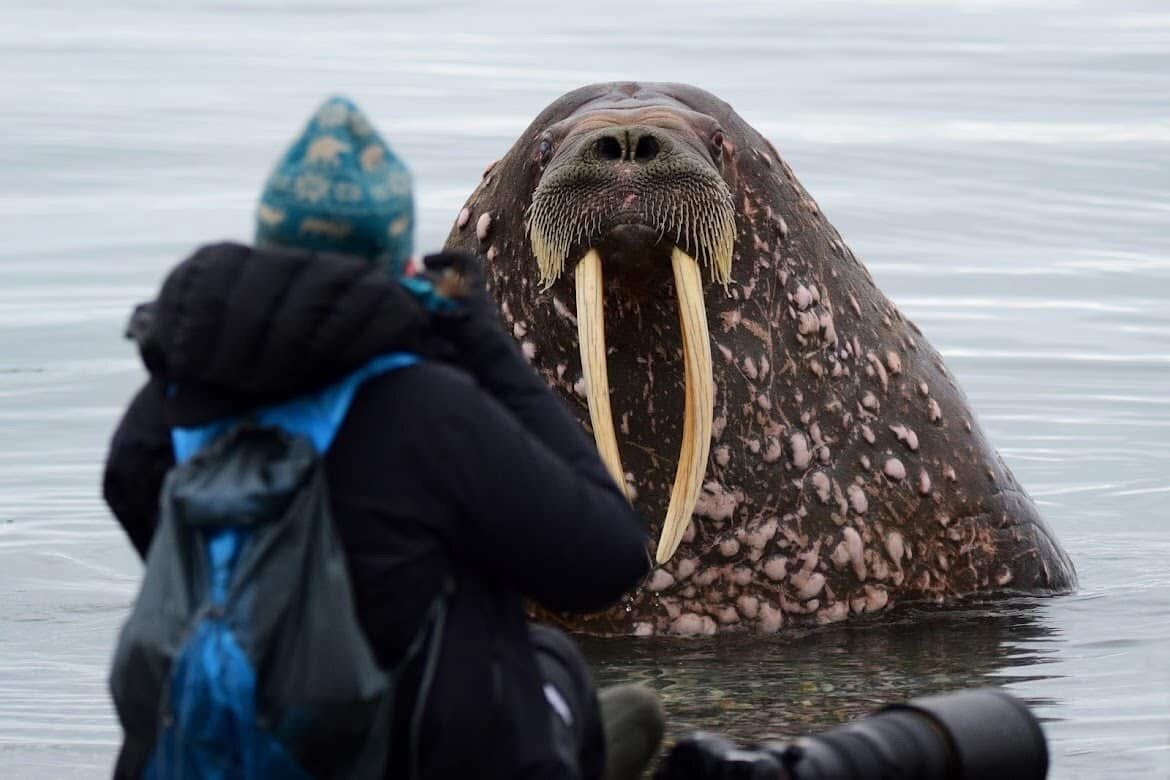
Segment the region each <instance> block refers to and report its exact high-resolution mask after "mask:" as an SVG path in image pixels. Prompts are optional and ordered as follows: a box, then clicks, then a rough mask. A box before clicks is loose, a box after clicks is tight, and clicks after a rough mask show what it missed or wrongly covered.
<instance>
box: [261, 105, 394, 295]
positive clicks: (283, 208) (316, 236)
mask: <svg viewBox="0 0 1170 780" xmlns="http://www.w3.org/2000/svg"><path fill="white" fill-rule="evenodd" d="M413 243H414V198H413V195H412V193H411V181H410V172H409V171H407V170H406V166H405V165H403V164H402V162H401V161H400V160H399V159H398V157H397V156H395V154H394V152H393V151H391V149H390V147H389V146H388V145H387V144H386V142H385V141H383V140H382V138H381V137H380V136H379V135H378V133H377V132H376V131H375V130H374V128H373V126H372V125H371V124H370V122H369V120H368V119H366V117H365V115H364V114H362V112H361V110H360V109H358V107H357V106H355V105H354V104H353V103H352V102H351V101H349V100H347V99H345V98H343V97H333V98H330V99H329V100H327V101H325V103H324V104H323V105H322V106H321V107H320V108H318V109H317V111H316V113H315V114H313V116H312V118H311V119H310V120H309V124H308V125H307V126H306V127H305V130H304V132H303V133H301V136H300V137H299V138H298V139H297V140H296V141H295V142H293V145H292V146H291V147H290V148H289V150H288V151H287V152H285V154H284V156H283V157H282V158H281V159H280V161H279V162H278V163H277V164H276V168H275V169H274V170H273V171H272V174H271V175H270V176H269V177H268V181H267V183H266V184H265V186H264V192H263V193H262V194H261V195H260V205H259V207H258V208H257V211H256V244H257V245H258V246H273V245H275V246H285V247H296V248H300V249H315V250H320V251H329V252H341V253H343V254H348V255H358V256H361V257H365V258H367V259H368V260H370V261H371V262H373V263H377V264H379V265H381V266H383V267H384V268H385V269H386V270H387V272H388V273H390V274H391V275H393V276H395V277H399V276H401V275H402V274H403V272H404V271H405V269H406V264H407V261H408V260H409V259H410V253H411V250H412V248H413Z"/></svg>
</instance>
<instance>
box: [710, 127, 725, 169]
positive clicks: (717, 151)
mask: <svg viewBox="0 0 1170 780" xmlns="http://www.w3.org/2000/svg"><path fill="white" fill-rule="evenodd" d="M711 156H712V157H713V158H715V162H719V160H720V158H722V157H723V131H722V130H716V131H715V132H714V133H711Z"/></svg>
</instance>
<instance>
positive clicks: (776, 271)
mask: <svg viewBox="0 0 1170 780" xmlns="http://www.w3.org/2000/svg"><path fill="white" fill-rule="evenodd" d="M447 246H448V248H451V249H462V250H466V251H473V252H479V253H481V254H484V255H485V256H486V258H487V266H486V271H487V277H488V282H489V287H490V289H491V291H492V293H493V294H494V296H495V297H496V299H497V300H498V301H499V303H500V307H501V313H502V316H503V318H504V320H505V321H506V323H507V324H508V326H509V327H510V328H511V330H512V333H513V335H514V336H515V338H516V339H517V340H518V341H519V342H520V343H521V346H522V349H523V350H524V352H525V354H526V355H527V356H528V357H529V359H530V360H532V362H533V365H534V366H535V368H536V369H537V370H538V371H540V372H541V373H542V374H543V376H544V377H545V379H546V380H547V381H548V382H549V384H550V385H551V386H552V387H554V388H555V389H556V390H558V391H559V392H560V393H561V395H562V396H564V397H565V398H566V399H567V400H569V401H570V402H577V404H578V405H577V412H578V415H579V416H580V418H581V419H582V422H583V423H586V424H587V425H588V426H589V427H590V428H591V430H592V432H593V435H594V438H595V440H596V442H597V446H598V449H599V451H600V453H601V456H602V459H603V460H604V461H605V463H606V466H607V467H608V469H609V471H610V473H611V474H612V476H613V478H614V479H615V481H617V483H618V484H619V485H621V486H622V487H623V489H624V490H625V491H626V495H627V496H628V497H629V498H630V500H631V501H633V502H634V503H635V505H636V506H637V508H638V510H639V512H640V513H641V514H642V515H643V516H644V517H646V518H647V519H648V521H649V523H650V526H651V529H652V530H653V531H658V532H659V535H658V545H657V560H658V563H659V565H660V568H659V569H658V570H657V571H656V572H655V574H654V575H653V576H652V577H651V578H650V579H649V580H648V581H647V583H646V584H645V585H644V587H643V588H642V589H639V591H637V592H636V593H634V594H632V595H631V596H630V598H629V599H628V600H627V602H626V604H625V605H624V607H619V608H617V609H616V610H614V611H613V614H612V615H607V616H603V617H599V618H598V619H597V620H598V621H600V622H594V623H591V624H590V625H591V627H592V628H598V627H602V630H605V631H613V630H626V629H629V630H635V631H650V632H654V631H659V630H671V631H681V632H684V633H685V632H689V631H694V630H701V631H709V630H710V631H714V630H715V627H716V624H718V625H729V626H730V625H744V624H755V625H758V626H759V627H760V628H761V629H763V630H775V627H776V626H778V625H779V624H780V623H781V622H782V619H787V618H784V616H806V617H807V619H810V620H813V619H815V620H818V621H833V620H839V619H843V618H844V617H845V616H846V615H848V614H851V613H856V612H862V611H873V610H875V609H882V608H884V607H885V606H886V605H888V604H889V603H892V599H893V596H894V595H895V594H897V595H898V596H899V597H901V596H902V595H903V594H904V593H907V594H911V595H910V597H911V598H924V599H929V600H932V601H943V600H945V599H948V598H953V597H954V596H955V595H956V594H961V593H967V592H972V591H976V590H980V589H985V588H986V589H994V588H996V587H1004V586H1005V585H1007V584H1008V583H1011V584H1012V586H1013V587H1018V588H1019V589H1021V590H1059V589H1061V588H1066V587H1068V586H1069V584H1070V583H1071V582H1072V581H1074V575H1073V570H1072V566H1071V563H1070V562H1069V561H1068V558H1067V556H1066V555H1065V554H1064V553H1063V551H1062V550H1060V549H1059V547H1058V546H1057V544H1056V542H1055V541H1054V539H1053V538H1052V536H1051V534H1050V532H1049V531H1048V530H1047V527H1046V526H1045V525H1044V523H1043V520H1042V519H1041V518H1040V517H1039V515H1038V513H1037V512H1036V510H1035V507H1034V505H1033V504H1032V503H1031V501H1030V499H1028V498H1027V496H1026V494H1024V493H1023V491H1022V490H1021V489H1020V488H1019V487H1018V486H1017V485H1016V484H1015V482H1014V480H1013V478H1012V476H1011V474H1010V472H1009V471H1008V469H1007V468H1006V466H1004V465H1003V462H1002V461H1001V460H1000V459H999V457H998V456H997V454H996V453H995V451H994V449H992V448H991V447H990V445H989V444H988V443H987V441H986V439H985V437H984V436H983V433H982V431H981V430H980V429H979V427H978V424H977V423H976V421H975V420H974V418H973V416H972V414H971V412H970V410H969V409H968V408H967V406H966V399H965V398H964V396H963V394H962V391H961V390H960V389H959V388H958V386H957V384H956V383H955V382H954V379H953V377H951V376H950V374H949V373H948V372H947V370H946V368H945V366H944V365H943V362H942V359H941V357H939V355H938V353H937V352H936V351H934V349H933V348H932V347H931V346H930V344H929V343H927V341H926V340H925V339H924V338H923V337H922V333H921V332H920V331H919V330H918V329H917V328H916V327H915V326H914V324H913V323H911V322H910V321H909V320H907V319H906V318H904V317H903V316H902V314H901V313H900V312H899V311H898V309H897V307H895V306H894V305H893V304H892V303H891V302H890V301H889V300H888V299H887V298H886V297H885V296H884V295H883V294H882V293H881V291H880V290H878V288H877V287H876V285H875V284H874V282H873V279H872V277H871V276H870V275H869V272H868V271H867V270H866V269H865V267H864V266H863V265H862V264H861V263H860V262H859V261H858V260H857V258H856V257H855V256H854V255H853V253H852V252H851V251H850V250H849V249H848V247H847V246H846V245H845V243H844V241H842V240H841V237H840V235H839V234H838V233H837V231H836V230H835V229H834V228H833V226H832V225H831V224H829V222H828V220H826V219H825V218H824V216H823V215H822V214H821V212H820V209H819V208H818V206H817V204H816V202H815V201H814V200H813V199H812V198H811V197H810V196H809V195H808V193H807V192H805V190H804V189H803V187H802V186H801V185H800V183H799V182H798V181H797V180H796V177H795V176H794V175H793V173H792V171H791V170H790V169H789V168H788V166H787V165H786V164H785V163H784V161H783V160H782V159H781V158H780V156H779V155H778V154H777V152H776V150H775V149H774V148H773V146H772V145H771V144H770V143H769V142H768V141H767V140H766V139H764V138H763V137H762V136H761V135H760V134H759V133H758V132H756V131H755V130H754V129H753V128H752V127H751V126H750V125H748V124H747V123H746V122H745V121H744V120H743V119H742V118H741V117H740V116H739V115H738V114H736V112H735V111H733V110H732V109H731V107H730V106H728V105H727V104H726V103H725V102H723V101H722V100H719V99H718V98H717V97H715V96H714V95H711V94H709V93H707V92H705V91H703V90H700V89H697V88H695V87H690V86H686V85H680V84H638V83H614V84H595V85H591V86H587V87H582V88H581V89H577V90H574V91H573V92H570V93H568V94H566V95H564V96H563V97H561V98H560V99H558V100H556V101H555V102H554V103H552V104H551V105H550V106H549V107H548V108H546V109H545V110H544V111H543V112H541V114H540V115H539V116H537V117H536V119H535V120H534V121H533V122H532V124H531V125H530V126H529V127H528V129H527V130H525V131H524V133H523V134H522V135H521V136H520V138H519V139H518V140H517V141H516V142H515V143H514V144H513V146H512V148H511V149H510V150H509V151H508V153H507V154H506V155H505V156H504V157H503V158H502V159H500V160H499V161H498V162H496V163H493V164H492V165H491V166H489V167H488V168H487V170H485V171H484V176H483V179H482V181H481V182H480V184H479V186H478V187H477V188H476V190H475V191H474V192H473V193H472V195H471V196H470V198H469V199H468V201H467V203H466V205H465V206H464V208H463V209H462V210H461V212H460V213H459V217H458V219H457V220H456V223H455V226H454V227H453V229H452V231H451V233H450V235H449V237H448V240H447ZM574 302H575V306H574ZM713 358H714V359H713ZM611 379H612V382H611ZM615 422H616V424H615ZM957 527H961V529H962V530H957ZM676 553H677V554H676ZM960 562H961V563H960Z"/></svg>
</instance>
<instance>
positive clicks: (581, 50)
mask: <svg viewBox="0 0 1170 780" xmlns="http://www.w3.org/2000/svg"><path fill="white" fill-rule="evenodd" d="M0 19H2V20H3V22H2V23H0V74H2V75H0V128H2V129H0V134H2V135H0V137H2V139H3V142H2V143H0V238H2V240H0V777H4V778H9V777H17V778H23V777H36V778H59V777H94V776H100V775H103V774H105V773H107V772H108V770H109V767H110V765H111V760H112V756H113V754H114V751H115V749H116V744H117V741H118V729H117V725H116V721H115V719H114V715H113V712H112V709H111V707H110V704H109V702H108V700H107V696H106V694H105V688H104V678H105V674H106V665H107V662H108V658H109V655H110V652H111V647H112V642H113V639H114V635H115V632H116V630H117V627H118V625H119V623H120V621H121V619H122V618H123V616H124V615H125V614H126V610H127V607H128V604H129V602H130V600H131V598H132V596H133V593H134V591H135V587H136V583H137V579H138V577H139V575H140V572H141V568H140V565H139V563H138V562H137V560H136V558H135V557H134V555H133V553H132V552H131V550H130V547H129V545H128V544H127V543H126V541H125V540H124V538H123V537H122V535H121V532H120V531H119V530H118V528H117V527H116V526H115V524H114V522H113V521H112V519H111V518H110V517H109V516H108V515H107V513H106V510H105V508H104V506H103V504H102V503H101V500H100V498H99V490H98V482H99V474H100V466H101V462H102V458H103V454H104V447H105V444H106V441H107V437H108V436H109V433H110V432H111V430H112V428H113V425H114V424H115V421H116V419H117V416H118V414H119V411H120V409H121V407H122V406H123V405H124V404H125V402H126V401H127V399H128V398H129V396H130V394H131V393H132V391H133V389H134V388H135V386H136V385H137V384H138V383H139V382H140V380H141V378H142V373H141V370H140V369H139V367H138V365H137V363H136V360H135V357H134V355H133V353H132V352H131V350H130V348H129V347H128V345H127V344H126V343H125V342H123V341H122V340H121V339H120V337H119V333H120V330H121V326H122V324H123V322H124V320H125V316H126V314H127V312H128V310H129V307H130V306H131V304H133V303H135V302H137V301H140V300H143V299H145V298H147V297H149V296H150V294H151V292H152V290H153V289H155V287H156V286H157V284H158V282H159V281H160V279H161V277H162V275H163V274H164V272H165V271H166V269H167V268H168V267H169V266H170V265H172V264H173V263H174V262H176V261H177V260H178V259H180V258H181V257H182V256H184V254H185V253H187V252H189V251H190V249H191V248H192V247H193V246H194V245H196V244H197V243H199V242H202V241H206V240H211V239H219V238H238V239H246V238H247V237H248V235H249V233H250V220H251V211H252V207H253V199H254V197H255V195H256V193H257V191H258V188H259V186H260V184H261V182H262V181H263V179H264V177H265V175H266V174H267V171H268V168H269V166H270V165H271V164H272V162H273V160H274V159H275V157H276V156H277V154H278V153H279V151H280V150H281V149H282V148H283V145H284V144H285V143H287V141H288V140H289V139H290V138H291V136H292V135H293V134H294V132H295V131H296V130H297V129H298V128H299V127H300V125H301V123H302V122H303V121H304V119H305V118H306V116H307V115H308V113H309V112H310V111H311V110H312V109H313V108H314V107H315V105H316V103H317V102H318V101H319V100H320V99H321V98H322V97H323V96H325V95H326V94H328V93H331V92H335V91H344V92H346V93H348V94H350V95H352V96H353V97H354V98H356V99H357V100H358V102H359V103H360V104H361V105H362V106H363V107H364V108H365V109H366V110H367V111H368V112H369V113H370V115H371V116H372V117H373V119H374V120H375V122H376V123H377V124H378V125H379V126H380V127H381V128H382V130H383V131H384V133H385V134H386V135H387V136H388V137H389V138H390V139H391V141H392V143H393V144H394V146H395V147H396V149H397V150H398V151H399V152H400V153H401V154H402V155H403V156H404V157H405V158H406V159H407V160H408V161H409V163H410V165H411V166H412V168H413V170H414V172H415V176H416V180H417V185H418V199H419V205H420V222H421V226H420V232H419V236H418V238H419V243H420V246H421V247H435V246H437V245H438V244H439V243H440V242H441V241H442V240H443V238H444V237H445V235H446V232H447V229H448V227H449V225H450V223H451V220H452V219H453V217H454V215H455V213H456V211H457V210H458V208H459V206H460V204H461V203H462V201H463V199H464V197H465V196H466V195H467V193H469V192H470V190H471V189H472V187H473V186H474V184H475V182H476V181H477V180H478V178H479V175H480V172H481V171H482V169H483V167H484V165H485V164H486V163H488V162H490V161H491V160H493V159H495V158H496V157H498V156H500V155H501V154H502V153H503V152H504V151H505V150H506V149H507V147H508V146H509V145H510V143H511V141H512V140H513V139H514V138H515V137H516V136H517V135H518V133H519V132H520V131H521V130H522V129H523V128H524V127H525V126H526V125H527V123H528V121H529V120H530V119H531V117H532V116H534V115H535V114H536V113H537V111H538V110H539V109H540V108H542V107H543V106H544V105H545V104H546V103H548V102H550V101H551V100H553V99H554V98H555V97H557V96H558V95H560V94H561V93H562V92H564V91H567V90H568V89H571V88H573V87H575V86H579V85H581V84H584V83H588V82H592V81H601V80H610V79H625V78H638V79H644V80H674V81H685V82H691V83H695V84H698V85H700V86H704V87H706V88H708V89H710V90H711V91H714V92H716V93H718V94H719V95H721V96H722V97H723V98H725V99H726V100H728V101H729V102H730V103H731V104H732V105H733V106H734V107H735V108H736V109H737V110H738V111H739V112H740V113H741V114H742V115H743V116H744V117H745V118H747V119H748V120H749V121H750V122H752V123H753V124H754V125H755V126H756V127H757V128H759V129H760V130H761V131H763V132H764V133H765V134H766V135H767V136H769V137H770V138H771V139H772V140H773V142H774V143H775V144H776V146H777V148H778V149H779V150H780V152H781V154H782V155H783V156H784V157H785V158H786V159H787V160H788V162H789V163H790V164H791V165H792V167H793V168H794V169H795V171H796V173H797V174H798V176H800V177H801V179H802V181H803V183H804V184H805V186H806V187H807V189H808V190H809V191H810V192H811V193H812V194H813V195H814V196H815V197H816V198H817V200H818V202H819V204H820V205H821V207H822V209H823V210H824V211H825V213H827V214H828V215H829V217H830V218H831V219H832V220H833V222H834V223H835V224H836V226H837V227H838V228H839V229H840V231H841V233H842V234H843V235H844V236H845V237H846V239H847V241H848V242H849V243H850V245H851V246H852V248H853V249H854V250H855V251H856V253H857V254H858V255H859V256H860V257H861V258H862V259H863V260H864V261H865V262H866V263H867V264H868V266H869V267H870V269H871V270H872V271H873V274H874V276H875V277H876V279H877V281H878V283H879V285H880V286H881V287H882V288H883V289H884V290H885V291H886V292H887V294H889V295H890V296H891V297H892V298H893V300H894V301H896V302H897V303H898V305H899V306H900V308H902V310H903V311H905V312H906V313H907V314H908V315H909V316H910V317H912V318H913V319H915V320H916V321H917V322H918V323H919V325H920V326H921V327H922V329H923V331H924V332H925V333H926V335H927V336H928V337H929V338H930V339H931V341H932V342H933V343H934V344H935V345H936V346H937V347H938V348H940V350H941V351H942V353H943V355H944V356H945V357H946V358H947V360H948V363H949V365H950V367H951V368H952V369H953V371H954V373H955V374H956V375H957V376H958V377H959V379H960V381H961V382H962V384H963V385H964V387H965V389H966V391H967V393H968V395H969V396H970V398H971V401H972V403H973V405H974V407H975V409H976V411H977V413H978V415H979V417H980V418H981V420H982V421H983V423H984V425H985V426H986V428H987V429H988V431H989V434H990V436H991V439H992V441H993V442H994V443H996V445H997V446H998V447H999V448H1000V451H1001V452H1002V453H1003V455H1004V457H1005V459H1006V460H1007V462H1008V463H1009V465H1010V466H1011V467H1012V469H1013V471H1014V472H1015V474H1016V476H1017V477H1018V479H1019V481H1020V482H1021V483H1023V484H1024V485H1025V486H1027V488H1028V489H1029V490H1030V491H1031V493H1032V495H1033V496H1035V497H1036V499H1037V500H1038V501H1039V502H1040V503H1041V505H1042V508H1043V511H1044V513H1045V515H1046V516H1047V517H1048V519H1049V521H1050V523H1051V525H1052V526H1053V527H1054V529H1055V530H1056V532H1057V533H1058V535H1059V536H1060V538H1061V539H1062V540H1063V542H1064V543H1065V545H1066V546H1067V547H1068V548H1069V550H1070V551H1071V554H1072V556H1073V558H1074V560H1075V561H1076V564H1077V567H1078V569H1079V572H1080V576H1081V590H1080V591H1079V592H1078V593H1077V594H1076V595H1073V596H1068V597H1063V598H1059V599H1032V600H1022V601H1010V602H1000V603H993V604H985V605H977V606H974V607H972V608H970V609H966V610H963V611H952V612H927V613H914V612H903V613H900V614H896V615H893V616H888V617H886V618H884V619H881V620H877V621H870V622H864V623H856V624H848V625H845V626H834V627H830V628H827V629H825V630H821V631H811V632H805V633H801V634H796V635H794V634H789V635H785V636H781V637H776V638H768V639H761V638H758V637H744V636H733V637H721V638H717V639H716V640H697V641H686V642H683V641H667V640H661V641H655V642H640V641H639V642H635V641H630V640H610V641H590V642H588V646H587V649H588V651H589V655H590V657H591V659H592V660H593V661H594V663H595V665H596V668H597V671H598V675H599V677H600V678H601V679H602V680H604V681H607V682H609V681H614V680H620V679H629V678H637V679H643V680H646V681H648V682H650V683H651V684H653V685H655V686H656V687H658V688H659V689H660V690H661V691H662V692H663V694H664V696H665V698H666V700H667V705H668V708H669V709H670V712H671V715H672V718H673V721H672V733H675V734H677V733H679V732H681V731H683V730H685V729H687V728H692V727H696V726H705V727H707V728H721V729H724V730H726V731H728V732H730V733H731V734H733V735H735V736H738V737H743V738H759V737H791V736H794V735H797V734H801V733H807V732H809V731H813V730H816V729H821V728H825V727H828V726H830V725H833V724H835V723H838V722H840V721H841V720H843V719H845V718H848V717H852V716H855V715H858V714H861V713H863V712H865V711H868V710H869V709H870V708H872V707H873V706H876V705H877V704H879V703H881V702H884V701H890V700H894V699H900V698H903V697H905V696H910V695H917V694H921V693H929V692H937V691H945V690H952V689H954V688H959V687H965V686H969V685H977V684H995V685H1002V686H1004V687H1005V688H1006V689H1007V690H1009V691H1011V692H1013V693H1015V694H1017V695H1019V696H1022V697H1024V698H1025V699H1026V700H1027V701H1028V702H1030V703H1031V704H1033V705H1034V706H1035V709H1036V711H1037V712H1038V713H1039V714H1040V715H1041V716H1042V717H1043V718H1044V719H1045V728H1046V730H1047V733H1048V735H1049V739H1050V742H1051V748H1052V754H1053V763H1054V766H1053V771H1052V776H1053V777H1056V778H1104V777H1143V778H1144V777H1158V778H1166V777H1170V622H1168V620H1170V595H1167V593H1166V591H1167V589H1168V588H1170V567H1168V566H1167V560H1168V557H1170V527H1168V524H1170V509H1168V506H1170V393H1168V392H1167V389H1168V388H1170V231H1168V230H1167V228H1168V227H1170V155H1168V152H1170V101H1168V96H1170V8H1167V6H1166V5H1165V2H1164V0H1163V1H1162V2H1157V1H1156V0H1149V1H1148V2H1124V1H1122V2H1119V1H1118V0H1099V1H1096V2H1072V1H1069V2H1062V1H1060V0H1051V1H1046V0H1018V1H1017V0H1010V1H1009V0H967V1H966V2H956V3H943V2H927V1H926V0H921V1H920V2H914V1H913V0H905V1H902V0H889V1H887V2H881V3H845V2H812V1H811V0H800V1H797V2H784V3H779V2H766V1H761V2H735V3H727V4H715V3H708V2H690V3H683V4H676V5H675V6H674V7H673V9H672V10H665V9H663V8H659V7H657V5H654V4H648V3H647V4H638V3H629V2H624V3H619V2H611V1H610V0H603V1H602V2H592V3H588V4H571V5H566V6H565V7H563V8H562V7H560V6H558V5H557V4H556V3H553V2H546V3H538V2H522V3H508V4H491V5H489V4H486V3H477V2H467V3H441V2H422V1H420V2H416V3H400V4H392V3H386V2H373V0H370V1H369V2H358V1H357V0H351V1H349V2H329V1H328V0H303V1H301V2H287V3H280V2H275V1H272V2H220V3H215V2H202V3H194V2H186V3H181V2H171V3H146V2H141V3H133V2H124V1H123V2H106V3H97V2H93V3H91V2H85V1H84V0H73V1H72V2H47V1H45V2H35V3H34V2H27V3H20V2H15V3H14V2H11V0H0Z"/></svg>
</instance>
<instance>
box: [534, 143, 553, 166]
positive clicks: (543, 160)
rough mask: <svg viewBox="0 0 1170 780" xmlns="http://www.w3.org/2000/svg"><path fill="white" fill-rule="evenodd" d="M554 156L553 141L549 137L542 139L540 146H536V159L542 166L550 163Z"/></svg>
mask: <svg viewBox="0 0 1170 780" xmlns="http://www.w3.org/2000/svg"><path fill="white" fill-rule="evenodd" d="M551 158H552V142H551V141H549V140H548V139H547V138H543V139H541V141H540V146H538V147H537V148H536V161H537V162H538V163H540V167H541V168H543V167H544V166H546V165H548V161H549V160H550V159H551Z"/></svg>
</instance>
